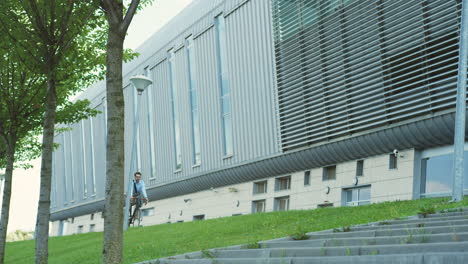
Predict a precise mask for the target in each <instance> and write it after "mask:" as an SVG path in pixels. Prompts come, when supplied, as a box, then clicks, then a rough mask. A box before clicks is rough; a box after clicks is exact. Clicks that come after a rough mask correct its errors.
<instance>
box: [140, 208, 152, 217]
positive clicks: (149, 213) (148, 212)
mask: <svg viewBox="0 0 468 264" xmlns="http://www.w3.org/2000/svg"><path fill="white" fill-rule="evenodd" d="M152 215H154V208H147V209H142V210H141V216H152Z"/></svg>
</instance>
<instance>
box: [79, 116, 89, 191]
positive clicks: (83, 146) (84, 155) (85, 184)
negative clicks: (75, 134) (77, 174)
mask: <svg viewBox="0 0 468 264" xmlns="http://www.w3.org/2000/svg"><path fill="white" fill-rule="evenodd" d="M80 124H81V129H80V132H81V142H80V144H81V155H82V162H83V164H82V165H83V173H82V176H83V198H84V199H86V196H88V180H87V178H88V175H87V170H88V166H87V164H86V160H87V159H88V155H87V152H86V144H85V142H86V139H85V138H86V135H85V120H84V119H82V120H81V122H80Z"/></svg>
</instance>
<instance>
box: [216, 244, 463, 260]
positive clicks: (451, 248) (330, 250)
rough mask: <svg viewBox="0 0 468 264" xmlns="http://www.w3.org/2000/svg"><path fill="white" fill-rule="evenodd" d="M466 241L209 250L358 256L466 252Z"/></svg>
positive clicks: (223, 254)
mask: <svg viewBox="0 0 468 264" xmlns="http://www.w3.org/2000/svg"><path fill="white" fill-rule="evenodd" d="M467 249H468V242H446V243H432V244H405V245H401V244H398V245H367V246H349V247H322V248H317V247H314V248H271V249H268V248H267V249H241V250H216V251H211V254H210V256H211V257H213V258H223V259H224V258H233V259H234V258H283V257H320V256H321V257H325V256H358V255H374V254H378V255H388V254H411V253H414V252H418V253H436V252H439V253H440V252H466V251H467Z"/></svg>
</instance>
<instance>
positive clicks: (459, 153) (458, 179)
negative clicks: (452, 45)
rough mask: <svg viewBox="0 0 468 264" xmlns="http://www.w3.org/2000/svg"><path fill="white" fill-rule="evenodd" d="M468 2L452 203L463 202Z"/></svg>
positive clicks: (461, 55) (466, 5) (462, 35)
mask: <svg viewBox="0 0 468 264" xmlns="http://www.w3.org/2000/svg"><path fill="white" fill-rule="evenodd" d="M467 15H468V0H463V1H462V10H461V22H460V24H461V25H460V45H459V47H460V48H459V50H460V51H459V62H458V82H457V103H456V113H455V136H454V151H453V167H454V170H453V185H452V200H451V201H452V202H459V201H461V200H463V154H464V145H465V120H466V71H467V69H466V67H467V55H468V54H467V48H468V31H467V30H468V28H467V26H468V17H467Z"/></svg>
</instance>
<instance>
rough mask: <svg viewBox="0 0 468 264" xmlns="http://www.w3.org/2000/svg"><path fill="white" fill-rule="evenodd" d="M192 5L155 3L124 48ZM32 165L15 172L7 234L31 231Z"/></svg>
mask: <svg viewBox="0 0 468 264" xmlns="http://www.w3.org/2000/svg"><path fill="white" fill-rule="evenodd" d="M191 2H192V0H155V1H154V2H153V4H152V5H151V6H147V7H146V8H145V9H144V10H142V11H140V12H139V13H138V14H136V15H135V17H134V18H133V21H132V24H131V25H130V27H129V29H128V35H127V37H126V38H125V42H124V46H125V48H131V49H136V48H137V47H138V46H140V45H141V44H142V43H143V42H144V41H145V40H146V39H148V38H149V37H150V36H151V35H152V34H153V33H155V32H157V31H158V30H159V29H160V28H161V27H162V26H164V25H165V24H166V23H167V22H169V21H170V19H171V18H172V17H174V16H175V15H176V14H177V13H179V12H180V11H181V10H182V9H183V8H184V7H186V6H187V5H188V4H189V3H191ZM31 163H32V164H33V166H34V168H33V169H29V170H21V169H18V170H15V171H14V174H13V186H12V196H11V202H10V218H9V221H8V230H7V233H10V232H13V231H15V230H23V231H33V230H34V226H35V224H36V214H37V202H38V199H39V184H40V179H39V178H40V159H37V160H34V161H32V162H31ZM2 192H3V190H2ZM0 197H1V194H0ZM0 204H1V200H0Z"/></svg>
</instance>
